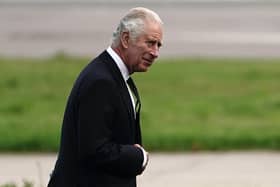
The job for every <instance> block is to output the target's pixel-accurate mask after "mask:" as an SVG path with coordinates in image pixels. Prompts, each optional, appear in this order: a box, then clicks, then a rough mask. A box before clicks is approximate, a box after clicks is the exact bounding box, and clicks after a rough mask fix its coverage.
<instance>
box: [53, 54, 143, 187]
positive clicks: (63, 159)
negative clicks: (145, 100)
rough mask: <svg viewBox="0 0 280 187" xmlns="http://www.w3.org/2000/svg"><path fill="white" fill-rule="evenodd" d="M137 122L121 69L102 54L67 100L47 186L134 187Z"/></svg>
mask: <svg viewBox="0 0 280 187" xmlns="http://www.w3.org/2000/svg"><path fill="white" fill-rule="evenodd" d="M135 143H138V144H141V134H140V128H139V123H136V121H135V119H134V111H133V108H132V103H131V99H130V95H129V92H128V89H127V86H126V84H125V82H124V80H123V78H122V75H121V73H120V70H119V69H118V67H117V65H116V64H115V62H114V61H113V59H112V58H111V56H110V55H109V54H108V53H107V52H106V51H104V52H103V53H102V54H100V55H99V56H98V57H97V58H96V59H94V60H93V61H92V62H91V63H89V64H88V65H87V67H86V68H85V69H84V70H83V71H82V72H81V74H80V75H79V77H78V79H77V80H76V82H75V84H74V87H73V89H72V91H71V94H70V96H69V98H68V103H67V107H66V110H65V114H64V120H63V125H62V134H61V144H60V150H59V154H58V159H57V162H56V166H55V169H54V171H53V173H52V175H51V179H50V182H49V185H48V187H110V186H112V187H135V186H136V175H138V174H140V173H141V172H142V162H143V153H142V151H141V149H140V148H137V147H135V146H133V144H135Z"/></svg>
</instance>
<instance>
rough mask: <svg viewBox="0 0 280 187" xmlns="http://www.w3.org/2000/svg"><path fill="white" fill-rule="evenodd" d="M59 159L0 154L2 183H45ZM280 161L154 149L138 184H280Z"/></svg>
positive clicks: (40, 186) (276, 156) (277, 156)
mask: <svg viewBox="0 0 280 187" xmlns="http://www.w3.org/2000/svg"><path fill="white" fill-rule="evenodd" d="M55 159H56V156H55V155H54V154H47V155H45V154H44V155H40V154H27V155H15V154H0V166H1V167H0V185H2V184H5V183H7V182H11V181H14V182H16V183H17V184H18V185H20V186H22V184H23V179H25V180H27V181H30V182H33V184H35V187H45V186H46V184H47V181H48V177H49V173H50V171H51V170H52V168H53V165H54V161H55ZM279 163H280V153H277V152H224V153H177V154H175V153H173V154H170V153H169V154H167V153H165V154H162V153H153V154H151V158H150V163H149V165H148V167H147V169H146V171H145V173H144V174H143V175H142V176H140V177H138V187H279V186H280V177H279V176H280V164H279ZM20 186H19V187H20Z"/></svg>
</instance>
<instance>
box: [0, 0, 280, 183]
mask: <svg viewBox="0 0 280 187" xmlns="http://www.w3.org/2000/svg"><path fill="white" fill-rule="evenodd" d="M136 6H144V7H147V8H150V9H152V10H154V11H155V12H157V13H158V14H159V15H160V17H161V18H162V20H163V21H164V39H163V47H162V49H161V51H160V53H161V56H160V58H159V60H158V63H155V64H154V65H153V67H152V68H151V69H150V71H149V72H147V73H144V74H136V75H133V76H134V78H135V80H136V82H137V86H138V87H139V90H140V92H141V96H142V102H143V108H142V131H143V133H142V134H143V140H144V145H145V147H146V148H147V150H149V151H150V152H151V160H152V162H151V164H150V166H149V167H150V168H148V171H147V172H146V173H145V174H144V176H141V177H139V184H140V187H152V186H153V187H157V186H158V187H159V186H160V187H169V186H170V187H171V186H172V187H173V186H176V187H181V186H182V187H185V186H192V187H204V186H207V187H212V186H215V187H230V186H234V187H243V186H254V187H262V186H265V187H278V186H279V185H280V179H279V174H280V166H278V165H279V164H276V163H279V162H280V153H279V150H280V126H279V121H280V117H279V113H280V87H279V81H280V76H279V75H280V63H279V60H280V21H279V20H280V1H277V0H139V1H131V0H118V1H113V0H69V1H66V0H0V98H1V100H0V187H15V186H18V187H19V186H24V187H30V186H34V187H37V186H38V187H42V186H46V183H47V181H48V177H49V173H50V171H51V170H52V168H53V165H54V162H55V159H56V153H57V150H58V146H59V138H60V127H61V121H62V117H63V112H64V108H65V104H66V100H67V97H68V94H69V92H70V89H71V87H72V85H73V82H74V81H75V79H76V77H77V75H78V73H79V72H80V71H81V69H82V68H83V67H84V66H85V65H86V64H87V63H88V62H89V61H90V59H92V58H94V57H95V56H96V55H98V54H99V53H101V52H102V51H103V50H104V49H106V48H107V47H108V46H109V45H110V43H111V35H112V32H113V31H114V30H115V28H116V26H117V24H118V22H119V20H120V18H121V17H122V16H123V15H124V14H125V13H126V12H127V11H128V10H129V9H130V8H132V7H136ZM174 160H175V161H174ZM163 163H164V164H163Z"/></svg>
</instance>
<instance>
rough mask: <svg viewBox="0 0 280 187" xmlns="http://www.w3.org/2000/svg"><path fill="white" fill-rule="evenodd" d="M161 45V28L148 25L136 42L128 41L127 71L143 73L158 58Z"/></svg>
mask: <svg viewBox="0 0 280 187" xmlns="http://www.w3.org/2000/svg"><path fill="white" fill-rule="evenodd" d="M161 45H162V28H161V25H159V24H156V23H153V22H152V23H148V24H146V26H145V30H144V33H142V34H140V36H138V37H137V38H136V40H131V39H130V40H129V44H128V48H127V62H126V65H127V66H128V70H129V72H130V73H133V72H145V71H147V70H148V68H149V67H150V66H151V65H152V64H153V62H154V60H155V59H156V58H157V57H158V56H159V48H160V47H161Z"/></svg>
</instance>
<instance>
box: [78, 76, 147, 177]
mask: <svg viewBox="0 0 280 187" xmlns="http://www.w3.org/2000/svg"><path fill="white" fill-rule="evenodd" d="M115 89H116V88H115V86H114V84H113V83H112V82H110V81H108V80H98V81H94V82H93V83H91V84H90V85H84V86H83V87H81V88H80V94H79V102H78V103H79V105H78V113H79V114H78V116H79V117H78V128H77V130H78V141H79V142H78V146H79V159H80V161H81V162H82V164H83V165H84V166H85V167H87V168H89V169H100V170H103V171H106V172H109V173H110V174H112V175H117V176H119V175H120V176H136V175H138V174H140V173H141V172H142V162H143V159H144V158H143V153H142V151H141V149H140V148H137V147H135V146H134V145H122V144H118V143H117V142H114V139H113V136H115V135H114V134H113V131H112V126H113V125H114V119H115V117H114V115H116V112H115V107H116V106H115V104H114V103H115V101H114V100H115V99H118V98H117V94H116V90H115ZM127 133H130V132H127Z"/></svg>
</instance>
